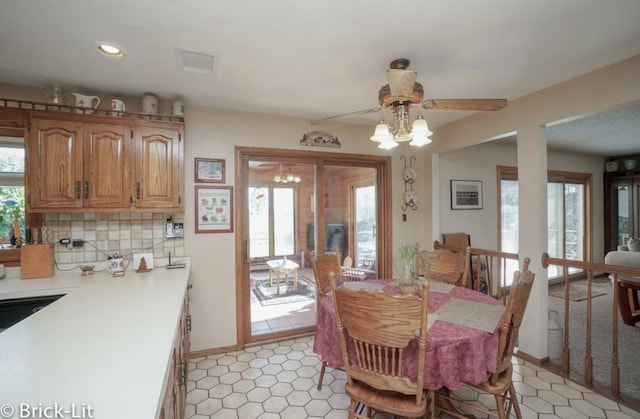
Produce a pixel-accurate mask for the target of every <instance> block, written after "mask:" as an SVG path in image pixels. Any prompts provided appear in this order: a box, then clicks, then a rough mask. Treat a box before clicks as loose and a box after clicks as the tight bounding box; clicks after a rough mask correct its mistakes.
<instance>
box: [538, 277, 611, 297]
mask: <svg viewBox="0 0 640 419" xmlns="http://www.w3.org/2000/svg"><path fill="white" fill-rule="evenodd" d="M588 292H589V290H588V289H587V283H586V281H584V282H582V281H578V282H575V283H572V284H571V287H570V288H569V300H571V301H583V300H586V299H587V298H588V296H589V294H588ZM607 292H608V289H607V288H606V285H601V284H597V283H594V284H593V287H592V289H591V298H596V297H600V296H602V295H606V294H607ZM549 295H552V296H554V297H558V298H564V296H565V289H564V284H562V285H556V286H552V287H549Z"/></svg>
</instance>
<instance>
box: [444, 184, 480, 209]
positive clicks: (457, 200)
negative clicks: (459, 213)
mask: <svg viewBox="0 0 640 419" xmlns="http://www.w3.org/2000/svg"><path fill="white" fill-rule="evenodd" d="M451 209H452V210H458V209H482V181H479V180H452V181H451Z"/></svg>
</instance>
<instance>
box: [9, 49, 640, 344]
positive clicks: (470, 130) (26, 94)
mask: <svg viewBox="0 0 640 419" xmlns="http://www.w3.org/2000/svg"><path fill="white" fill-rule="evenodd" d="M507 64H508V63H507ZM638 74H640V56H637V57H634V58H632V59H629V60H626V61H624V62H621V63H618V64H616V65H613V66H610V67H607V68H605V69H602V70H598V71H596V72H594V73H591V74H588V75H586V76H583V77H580V78H577V79H574V80H570V81H568V82H566V83H562V84H560V85H558V86H554V87H553V88H550V89H545V90H543V91H540V92H537V93H535V94H532V95H529V96H526V97H523V98H521V99H518V100H514V101H513V102H511V103H510V104H509V106H508V107H507V108H506V109H505V110H504V111H502V112H499V113H481V114H476V115H473V116H471V117H469V118H465V119H462V120H459V121H457V122H454V123H451V124H448V125H446V126H443V127H441V128H440V129H436V130H435V132H436V135H434V142H433V144H431V145H429V146H426V147H425V148H423V149H421V150H415V149H413V148H410V147H409V146H408V145H401V146H400V147H397V148H396V149H395V150H394V151H391V152H387V151H381V150H378V149H377V148H376V147H375V145H374V144H372V143H371V142H370V141H369V139H368V138H369V136H370V135H371V132H372V130H373V126H350V125H347V124H338V123H333V124H327V125H323V126H321V127H320V128H321V129H323V130H325V131H327V132H329V133H331V134H333V135H336V136H337V137H338V138H339V139H340V141H341V143H342V148H341V149H337V150H336V149H330V148H327V149H321V150H322V151H327V152H332V151H337V152H346V153H358V154H361V153H368V154H383V155H391V156H392V164H393V185H392V187H393V196H391V197H389V199H391V200H392V201H393V227H392V228H393V242H394V243H393V247H394V248H397V247H398V246H399V245H400V244H401V243H411V242H416V241H417V242H419V243H421V244H422V245H423V246H425V247H431V240H432V239H433V238H438V237H439V234H440V229H443V230H444V229H446V230H447V231H453V230H455V231H459V230H460V229H459V228H458V227H459V226H457V225H455V220H452V221H447V222H446V223H444V224H443V223H441V222H440V218H441V213H442V212H445V213H446V205H442V202H441V201H443V200H447V199H448V195H447V194H448V189H446V190H445V191H442V187H443V185H448V180H449V179H448V176H449V174H450V173H454V172H455V171H456V170H458V168H457V167H453V168H452V167H451V166H448V165H449V164H455V162H449V161H447V158H446V156H444V157H443V158H442V159H441V158H440V154H439V153H443V152H446V151H451V150H455V149H459V148H464V147H468V146H471V145H476V144H478V143H481V142H485V141H488V140H490V139H492V138H494V137H498V136H501V135H504V134H505V133H509V132H516V131H518V130H519V129H520V128H522V127H523V126H527V127H528V126H532V125H533V126H536V125H540V126H542V125H544V124H547V123H550V122H553V121H558V120H562V119H565V118H570V117H574V116H576V115H584V114H590V113H596V112H599V111H602V110H604V109H607V108H609V107H614V106H618V105H623V104H627V103H630V102H633V101H637V100H639V99H640V83H638V80H637V77H638ZM83 93H91V92H83ZM100 96H102V97H104V98H103V100H105V103H108V101H109V99H110V98H111V96H109V95H100ZM0 97H9V98H15V99H24V100H32V101H41V100H42V96H41V94H40V92H39V91H37V90H33V89H31V90H28V89H22V88H16V87H12V86H7V85H1V84H0ZM125 99H126V98H125ZM126 103H127V109H130V110H134V111H135V110H139V108H138V104H139V100H138V99H135V98H129V99H126ZM160 106H161V110H166V109H168V106H169V105H168V104H167V103H163V102H161V105H160ZM427 118H428V116H427ZM185 121H186V129H185V138H186V140H185V159H186V160H185V171H186V173H185V199H186V201H185V202H186V204H185V214H184V221H185V239H184V244H185V253H186V255H188V256H190V257H191V263H192V277H191V281H192V283H193V290H192V305H191V310H192V314H193V333H192V335H191V336H192V350H203V349H209V348H217V347H224V346H230V345H234V344H235V343H236V327H235V325H236V321H235V313H236V307H235V292H236V290H235V252H234V245H235V238H234V235H233V234H232V233H228V234H197V235H196V234H195V233H194V227H193V222H194V219H193V218H194V195H193V194H194V182H193V179H194V176H193V159H194V158H195V157H205V158H207V157H208V158H223V159H225V160H226V173H227V175H226V177H227V179H226V180H227V181H226V184H227V185H234V170H235V162H234V147H235V146H237V145H238V146H256V147H274V148H287V149H294V150H296V149H298V150H308V148H306V147H302V146H300V145H298V142H299V140H300V139H301V138H302V135H303V134H304V133H306V132H308V131H312V130H315V129H317V128H318V127H316V126H312V125H310V124H309V122H308V121H307V120H302V119H296V118H286V117H279V116H273V115H263V114H251V113H245V112H236V111H229V110H222V109H214V108H205V107H196V106H189V104H187V107H186V118H185ZM526 137H527V138H535V135H533V136H526ZM543 140H544V139H543ZM400 155H405V156H407V157H409V156H415V157H416V158H417V160H416V163H415V167H416V168H417V170H418V176H419V177H418V181H417V182H416V184H415V185H414V190H416V191H417V192H418V198H419V202H418V210H417V211H412V210H409V212H408V213H407V216H408V219H407V222H403V221H402V211H401V209H400V207H401V205H402V194H403V192H404V182H403V181H402V169H403V163H402V161H401V160H400ZM491 166H492V165H487V164H482V165H478V166H475V167H474V169H473V170H472V173H469V176H473V177H474V178H476V177H478V178H483V179H490V175H489V174H488V173H487V171H491V175H493V174H494V173H495V166H493V167H491ZM537 166H538V167H545V168H546V161H545V162H544V165H537ZM527 170H532V172H526V173H523V175H524V176H530V177H531V178H536V179H537V178H540V172H538V171H536V170H540V169H535V168H533V169H529V168H527ZM441 172H442V173H441ZM452 176H453V175H452ZM445 188H448V186H445ZM234 192H236V193H237V192H238V191H234ZM485 199H486V198H485ZM532 199H539V200H545V199H546V197H544V196H534V197H532ZM485 202H486V201H485ZM487 214H488V212H487ZM488 216H489V215H488ZM443 217H445V219H447V215H446V214H445V215H443ZM521 218H522V217H521ZM536 219H537V218H536ZM450 222H451V223H453V225H450V224H449V223H450ZM530 224H534V223H530ZM432 225H433V226H435V228H432ZM460 227H464V226H460ZM495 234H496V233H495V232H494V233H493V235H494V236H495ZM535 234H536V236H541V234H542V233H539V232H536V233H535ZM533 242H534V243H537V244H536V246H535V247H534V248H531V247H530V243H526V244H525V246H521V249H524V250H526V251H527V252H528V253H529V254H531V255H532V259H535V261H536V262H537V266H536V268H535V270H536V274H538V275H539V278H544V272H543V271H542V270H541V268H540V266H539V254H540V253H542V251H543V246H542V243H543V242H544V240H543V238H542V237H537V238H536V240H534V241H533ZM542 282H543V281H540V283H542ZM545 290H546V288H545ZM544 293H546V291H542V288H539V289H538V290H537V294H538V295H536V296H535V297H534V300H537V301H534V303H533V304H532V306H533V307H534V308H533V309H532V311H535V312H536V314H535V315H534V316H532V317H535V319H528V320H527V319H525V321H529V322H530V324H527V328H530V330H532V333H531V334H530V335H531V336H530V337H531V339H532V340H533V339H538V340H541V341H540V342H538V343H535V344H533V343H529V342H525V344H526V345H525V347H526V349H527V352H528V353H530V354H533V355H534V356H543V355H544V354H545V353H546V327H547V326H546V315H544V316H542V315H540V313H541V312H546V308H545V307H546V305H545V304H544V302H543V301H542V300H543V298H545V297H544V296H543V294H544ZM544 301H546V300H544Z"/></svg>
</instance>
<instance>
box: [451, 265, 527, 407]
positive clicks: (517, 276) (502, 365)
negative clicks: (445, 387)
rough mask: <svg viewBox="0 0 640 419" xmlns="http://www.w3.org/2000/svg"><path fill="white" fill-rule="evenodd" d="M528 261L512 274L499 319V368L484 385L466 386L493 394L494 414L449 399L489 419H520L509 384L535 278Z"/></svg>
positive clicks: (513, 388)
mask: <svg viewBox="0 0 640 419" xmlns="http://www.w3.org/2000/svg"><path fill="white" fill-rule="evenodd" d="M529 262H530V260H529V258H525V260H524V263H523V266H522V271H521V272H518V271H516V272H515V273H514V275H513V276H514V278H513V283H512V284H511V291H510V292H509V296H508V297H507V307H506V310H505V312H504V315H503V317H502V326H501V328H500V329H501V330H500V343H499V346H498V367H497V370H496V372H494V373H491V374H490V375H489V378H488V379H487V381H485V382H483V383H480V384H468V385H471V386H473V387H476V388H477V389H478V390H480V391H482V392H485V393H489V394H493V395H494V397H495V399H496V407H497V414H496V413H495V411H490V410H483V409H480V408H479V407H478V406H477V405H472V404H467V403H465V402H462V401H460V400H459V399H457V398H453V397H451V396H450V397H449V398H450V399H451V400H454V401H455V402H456V403H460V404H462V405H465V406H466V407H468V408H470V409H471V410H477V411H482V412H483V413H484V414H488V415H490V416H496V417H498V418H500V419H506V418H508V417H509V415H510V414H511V408H512V407H513V410H514V412H515V415H516V417H517V418H518V419H521V418H522V413H521V412H520V406H519V404H518V397H517V394H516V390H515V387H514V385H513V381H512V377H511V375H512V368H513V366H512V363H511V358H512V357H513V351H514V348H515V345H516V340H517V338H518V331H519V330H520V324H521V323H522V318H523V317H524V312H525V309H526V308H527V302H528V301H529V295H530V294H531V287H532V285H533V280H534V278H535V274H534V273H532V272H531V271H529ZM446 413H448V414H450V415H451V416H454V417H458V418H464V417H467V416H465V415H460V414H459V413H457V412H449V411H446Z"/></svg>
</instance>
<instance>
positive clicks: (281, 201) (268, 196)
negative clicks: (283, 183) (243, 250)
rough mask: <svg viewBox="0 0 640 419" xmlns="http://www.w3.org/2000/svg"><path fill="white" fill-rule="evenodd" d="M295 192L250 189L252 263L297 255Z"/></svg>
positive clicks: (285, 189)
mask: <svg viewBox="0 0 640 419" xmlns="http://www.w3.org/2000/svg"><path fill="white" fill-rule="evenodd" d="M294 192H295V191H294V189H293V188H287V187H277V188H276V187H263V186H260V187H249V232H250V237H251V240H250V245H249V256H250V257H251V258H252V259H259V258H272V257H279V256H285V255H292V254H294V252H295V234H294V233H295V215H294V214H295V212H294V210H295V206H294V197H295V193H294Z"/></svg>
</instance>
